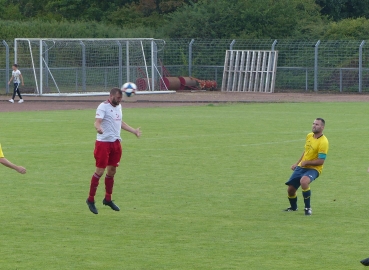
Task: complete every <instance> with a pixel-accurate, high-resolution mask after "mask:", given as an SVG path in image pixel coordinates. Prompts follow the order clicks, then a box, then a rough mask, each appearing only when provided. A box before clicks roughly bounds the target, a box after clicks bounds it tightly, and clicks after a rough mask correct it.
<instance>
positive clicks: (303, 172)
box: [286, 166, 319, 189]
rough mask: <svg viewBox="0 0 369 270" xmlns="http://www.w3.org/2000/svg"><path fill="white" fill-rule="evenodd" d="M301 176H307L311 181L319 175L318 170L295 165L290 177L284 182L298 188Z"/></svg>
mask: <svg viewBox="0 0 369 270" xmlns="http://www.w3.org/2000/svg"><path fill="white" fill-rule="evenodd" d="M303 176H307V177H309V178H310V183H311V182H313V181H314V180H315V179H317V178H318V177H319V172H318V171H317V170H314V169H305V168H301V167H299V166H297V167H296V168H295V170H294V171H293V173H292V175H291V177H290V179H289V180H288V181H287V182H286V185H288V186H293V187H294V188H295V189H298V188H299V187H300V180H301V178H302V177H303Z"/></svg>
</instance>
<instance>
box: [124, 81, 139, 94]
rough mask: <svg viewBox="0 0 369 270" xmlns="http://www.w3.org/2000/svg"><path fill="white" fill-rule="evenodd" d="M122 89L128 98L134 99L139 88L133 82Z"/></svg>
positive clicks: (127, 83)
mask: <svg viewBox="0 0 369 270" xmlns="http://www.w3.org/2000/svg"><path fill="white" fill-rule="evenodd" d="M121 89H122V92H123V94H124V95H125V96H126V97H133V96H134V95H135V94H136V90H137V86H136V84H134V83H133V82H126V83H125V84H123V86H122V88H121Z"/></svg>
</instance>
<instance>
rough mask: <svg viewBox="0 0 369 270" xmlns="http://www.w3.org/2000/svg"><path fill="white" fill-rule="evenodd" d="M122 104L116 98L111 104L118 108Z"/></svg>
mask: <svg viewBox="0 0 369 270" xmlns="http://www.w3.org/2000/svg"><path fill="white" fill-rule="evenodd" d="M119 103H120V102H118V101H117V100H116V99H115V98H112V99H111V104H113V105H114V106H118V105H119Z"/></svg>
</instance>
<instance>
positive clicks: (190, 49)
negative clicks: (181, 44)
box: [188, 39, 195, 77]
mask: <svg viewBox="0 0 369 270" xmlns="http://www.w3.org/2000/svg"><path fill="white" fill-rule="evenodd" d="M194 42H195V40H194V39H191V42H190V44H189V47H188V76H190V77H191V76H192V45H193V43H194Z"/></svg>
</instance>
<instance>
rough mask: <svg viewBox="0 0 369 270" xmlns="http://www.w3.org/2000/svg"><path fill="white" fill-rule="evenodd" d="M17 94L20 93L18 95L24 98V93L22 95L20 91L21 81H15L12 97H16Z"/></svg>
mask: <svg viewBox="0 0 369 270" xmlns="http://www.w3.org/2000/svg"><path fill="white" fill-rule="evenodd" d="M15 94H18V97H19V98H20V99H22V95H21V93H20V91H19V83H14V91H13V97H12V99H14V98H15Z"/></svg>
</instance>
